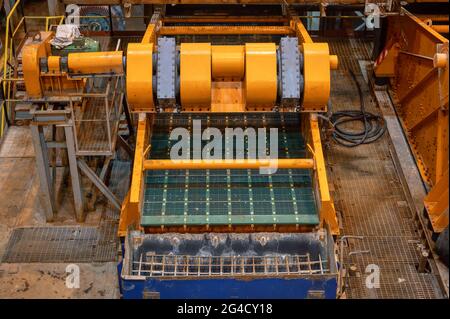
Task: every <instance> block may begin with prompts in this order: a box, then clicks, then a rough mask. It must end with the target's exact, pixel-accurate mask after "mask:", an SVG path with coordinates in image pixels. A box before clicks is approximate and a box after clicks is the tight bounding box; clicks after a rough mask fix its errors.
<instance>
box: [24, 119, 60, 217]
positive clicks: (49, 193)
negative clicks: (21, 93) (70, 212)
mask: <svg viewBox="0 0 450 319" xmlns="http://www.w3.org/2000/svg"><path fill="white" fill-rule="evenodd" d="M30 129H31V137H32V139H33V145H34V153H35V158H36V171H37V173H38V176H39V183H40V196H39V197H40V200H41V204H42V206H43V208H44V211H45V217H46V220H47V222H52V221H53V218H54V216H55V214H56V207H55V196H54V189H53V186H52V185H53V180H52V176H51V174H50V167H49V160H48V149H47V144H46V142H45V136H44V129H43V127H42V126H40V125H35V124H31V125H30Z"/></svg>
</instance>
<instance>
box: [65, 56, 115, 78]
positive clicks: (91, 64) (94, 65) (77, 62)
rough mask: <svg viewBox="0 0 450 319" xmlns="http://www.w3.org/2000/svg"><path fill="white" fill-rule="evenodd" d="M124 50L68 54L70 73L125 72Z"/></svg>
mask: <svg viewBox="0 0 450 319" xmlns="http://www.w3.org/2000/svg"><path fill="white" fill-rule="evenodd" d="M122 55H123V53H122V51H112V52H80V53H70V54H69V55H68V66H69V72H70V73H78V74H101V73H116V74H120V73H123V62H122Z"/></svg>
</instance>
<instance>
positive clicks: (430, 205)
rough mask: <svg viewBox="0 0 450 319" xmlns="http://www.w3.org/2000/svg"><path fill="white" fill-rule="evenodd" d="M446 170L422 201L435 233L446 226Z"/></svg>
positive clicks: (447, 176)
mask: <svg viewBox="0 0 450 319" xmlns="http://www.w3.org/2000/svg"><path fill="white" fill-rule="evenodd" d="M448 178H449V175H448V168H447V171H446V172H445V173H444V174H443V176H442V177H441V178H440V179H439V181H438V182H437V184H436V185H434V186H433V188H432V189H431V191H430V192H429V193H428V195H427V196H426V197H425V199H424V204H425V208H426V210H427V212H428V216H429V218H430V221H431V225H432V226H433V231H435V232H436V233H440V232H442V231H443V230H444V229H445V228H446V227H447V226H448V204H449V202H448Z"/></svg>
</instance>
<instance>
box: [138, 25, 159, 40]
mask: <svg viewBox="0 0 450 319" xmlns="http://www.w3.org/2000/svg"><path fill="white" fill-rule="evenodd" d="M155 35H156V25H155V24H153V23H150V24H149V25H148V26H147V29H146V30H145V33H144V36H143V37H142V40H141V43H155Z"/></svg>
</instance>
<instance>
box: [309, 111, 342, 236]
mask: <svg viewBox="0 0 450 319" xmlns="http://www.w3.org/2000/svg"><path fill="white" fill-rule="evenodd" d="M309 123H310V129H311V138H312V144H313V145H312V146H313V150H314V162H315V165H316V181H317V183H318V191H319V195H320V213H319V215H320V221H321V224H322V223H323V222H326V223H327V224H328V225H329V226H330V229H331V233H332V234H333V235H339V223H338V220H337V216H336V210H335V208H334V204H333V200H332V199H331V196H330V189H329V187H328V179H327V171H326V168H325V159H324V156H323V152H322V142H321V139H320V130H319V122H318V119H317V116H316V115H315V114H311V115H310V121H309Z"/></svg>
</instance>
